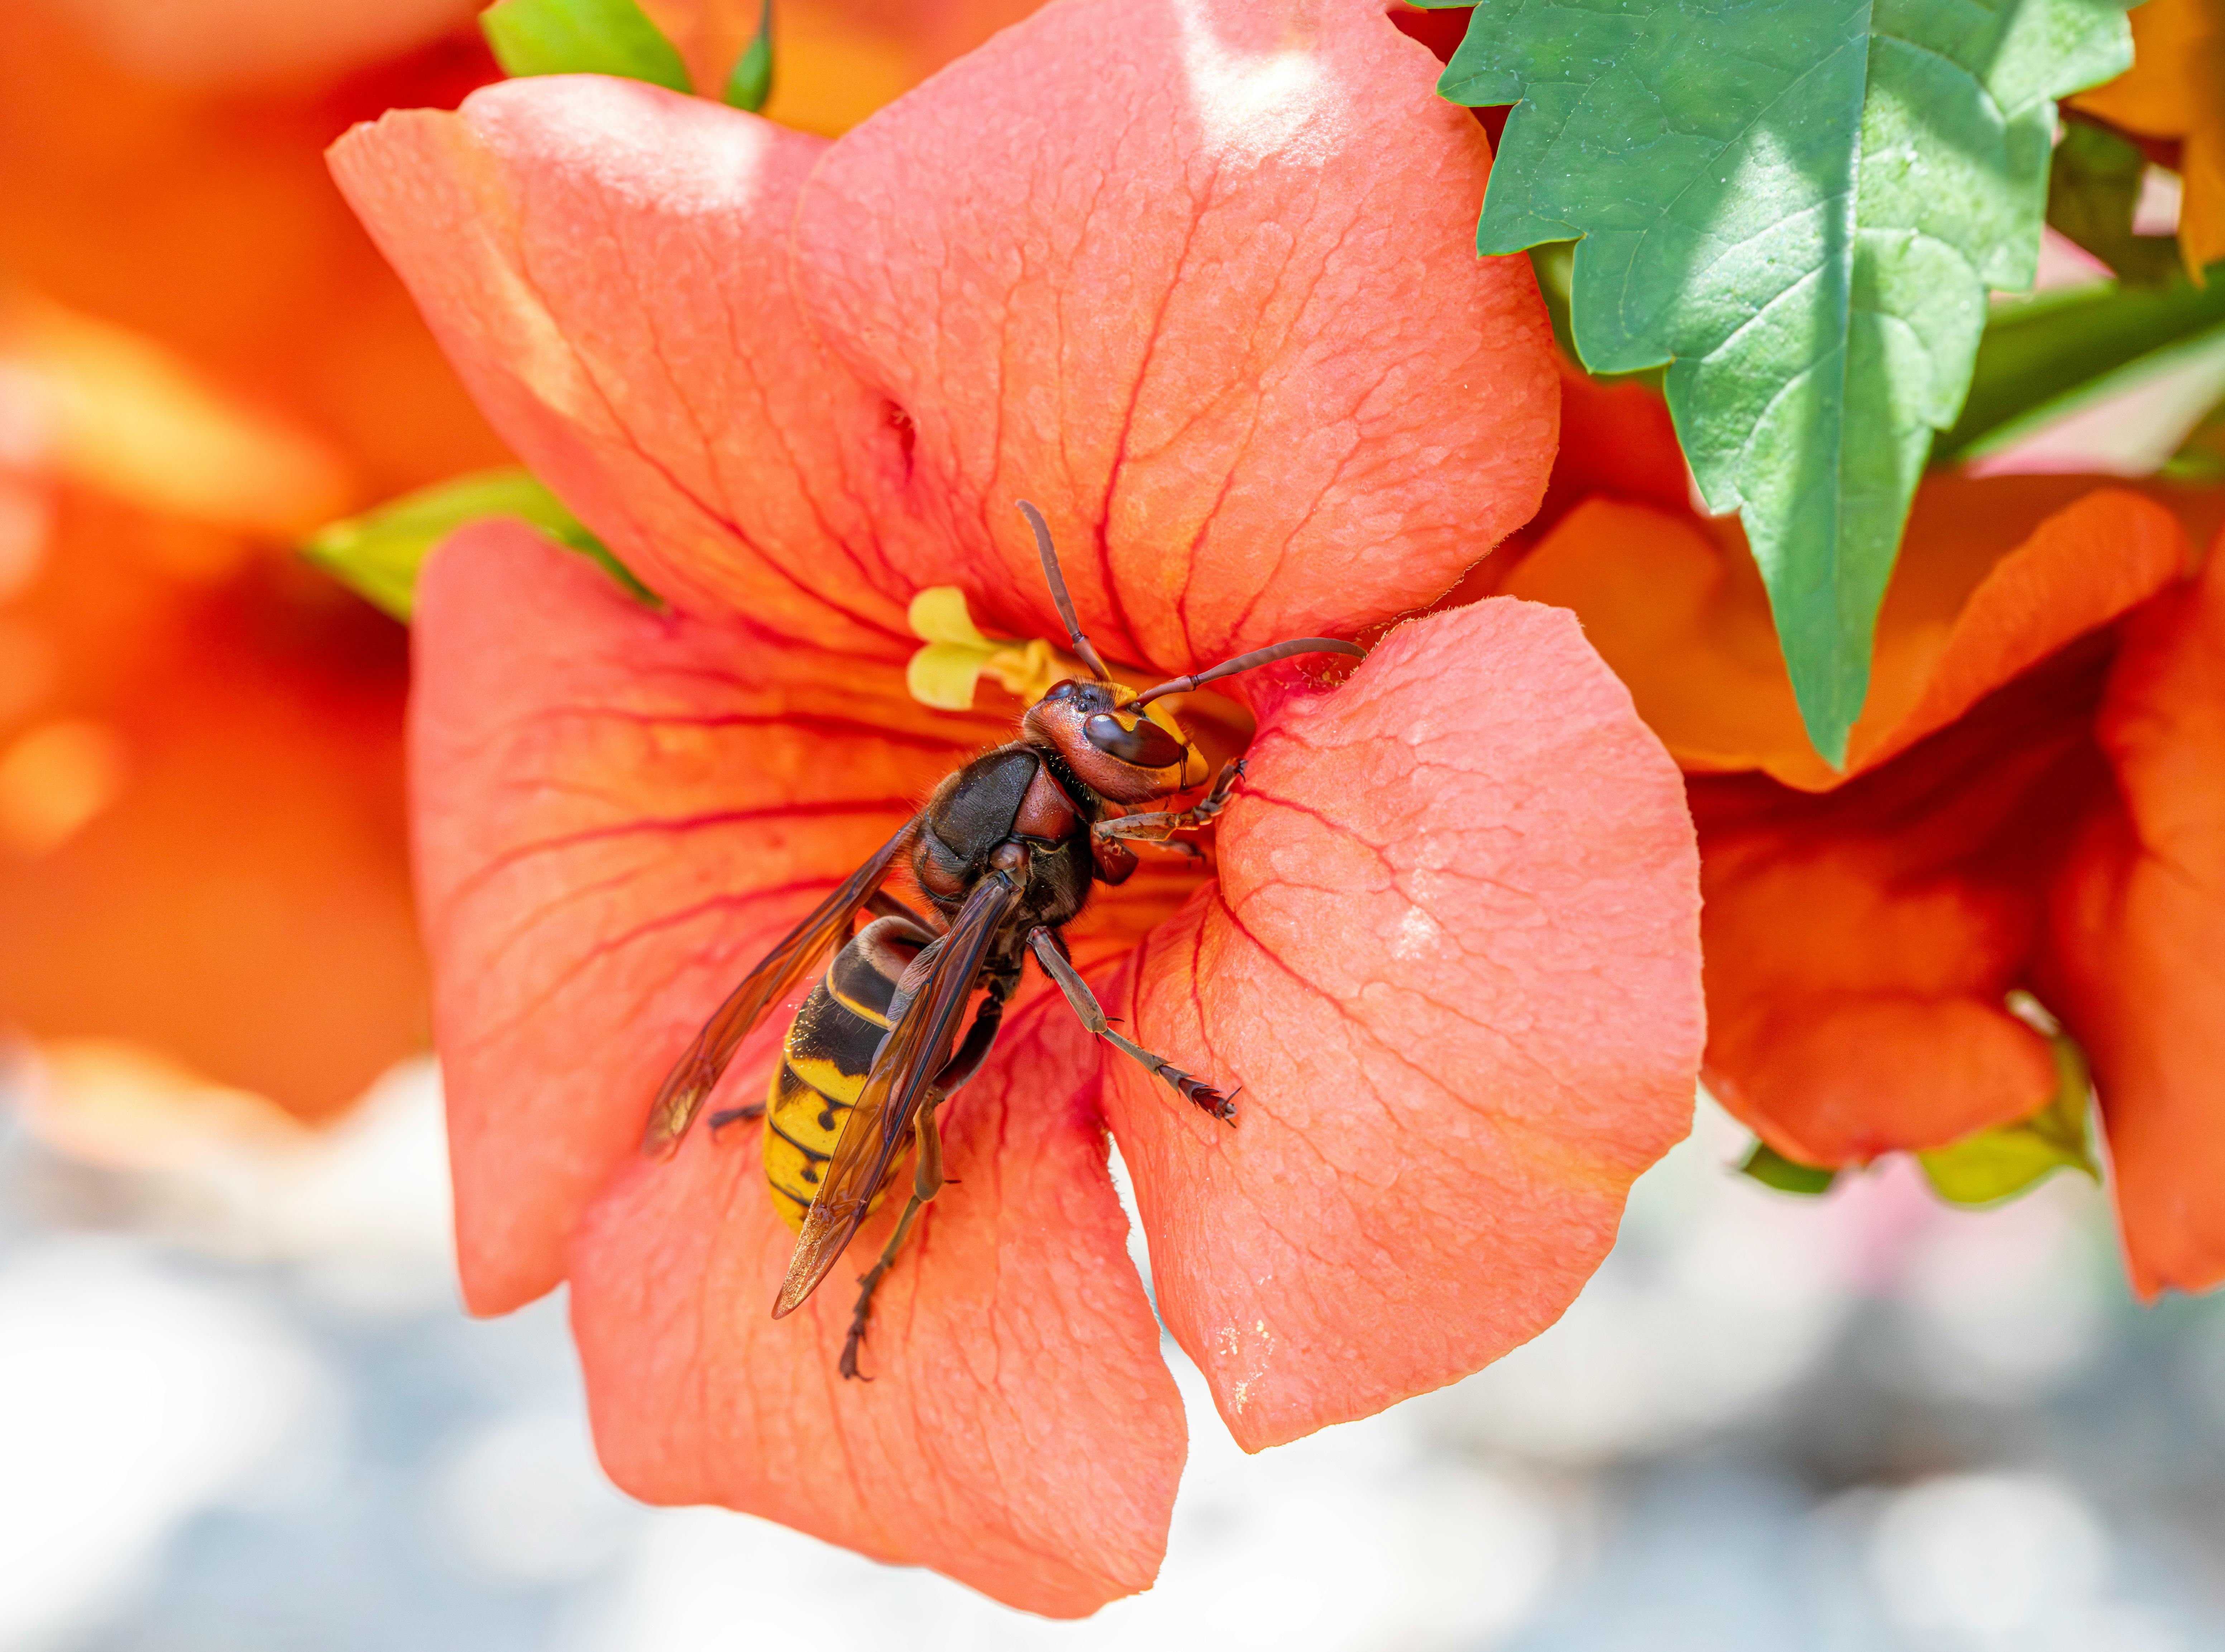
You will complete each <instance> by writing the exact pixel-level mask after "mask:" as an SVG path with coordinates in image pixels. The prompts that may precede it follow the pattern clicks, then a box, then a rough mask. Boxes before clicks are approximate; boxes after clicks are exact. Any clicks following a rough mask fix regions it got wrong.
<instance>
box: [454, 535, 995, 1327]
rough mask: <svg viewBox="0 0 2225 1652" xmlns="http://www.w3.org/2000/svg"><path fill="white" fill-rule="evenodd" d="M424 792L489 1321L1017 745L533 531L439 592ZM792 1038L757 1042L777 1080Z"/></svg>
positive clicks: (895, 670) (482, 538) (463, 1238)
mask: <svg viewBox="0 0 2225 1652" xmlns="http://www.w3.org/2000/svg"><path fill="white" fill-rule="evenodd" d="M415 644H416V666H417V690H416V695H415V699H414V701H413V704H412V706H411V731H410V765H411V786H412V790H413V793H414V797H415V810H416V843H415V851H416V858H417V874H418V892H419V900H420V906H421V909H422V913H423V916H424V921H425V927H426V940H427V943H428V946H429V947H430V949H431V951H432V953H433V956H434V960H435V964H436V969H435V972H434V1029H435V1031H436V1033H437V1035H438V1037H439V1042H440V1048H441V1059H442V1061H443V1063H444V1072H445V1075H446V1079H447V1093H448V1107H449V1117H450V1138H451V1152H452V1155H453V1163H454V1171H455V1182H456V1219H457V1230H458V1234H459V1238H460V1250H461V1260H462V1269H463V1276H464V1289H465V1294H466V1299H467V1300H468V1301H469V1302H470V1303H471V1305H472V1307H473V1308H474V1309H475V1310H476V1311H478V1312H481V1313H498V1312H501V1311H503V1310H504V1309H507V1308H510V1307H516V1306H517V1304H519V1303H520V1302H523V1301H529V1300H530V1299H531V1298H533V1297H535V1296H537V1295H539V1294H541V1293H542V1292H543V1291H545V1290H547V1289H548V1288H549V1287H550V1286H552V1285H554V1284H555V1282H556V1281H557V1279H558V1278H559V1277H560V1276H561V1273H562V1246H563V1241H564V1237H565V1235H566V1234H567V1232H568V1231H569V1230H570V1228H571V1226H572V1225H573V1223H574V1221H575V1220H576V1219H577V1217H578V1215H579V1213H580V1211H581V1210H583V1209H584V1208H585V1207H586V1204H587V1202H588V1200H589V1199H591V1198H592V1197H593V1194H594V1193H595V1192H596V1191H597V1190H598V1189H599V1187H601V1186H602V1184H603V1183H604V1181H605V1180H606V1179H607V1178H608V1177H609V1175H610V1174H611V1172H612V1169H613V1168H616V1167H617V1166H618V1164H620V1163H622V1162H624V1161H625V1160H626V1159H627V1158H628V1156H629V1155H631V1153H632V1152H633V1150H634V1144H635V1142H636V1141H637V1139H638V1136H639V1133H640V1130H641V1125H642V1121H643V1118H644V1117H646V1114H647V1109H648V1104H649V1098H650V1096H651V1095H652V1094H654V1092H655V1091H656V1086H657V1083H658V1081H659V1079H662V1076H663V1074H664V1071H665V1069H666V1067H669V1065H670V1063H671V1062H672V1060H674V1059H675V1056H676V1055H677V1054H678V1052H679V1051H680V1049H681V1048H682V1047H683V1046H684V1045H685V1044H686V1042H687V1041H688V1038H689V1037H690V1036H691V1035H693V1034H694V1031H695V1029H696V1028H697V1027H698V1026H700V1024H701V1023H702V1022H703V1021H704V1019H705V1018H706V1017H707V1016H708V1015H709V1014H710V1012H711V1011H712V1010H713V1009H714V1008H716V1007H717V1005H718V1003H719V1000H720V999H721V998H723V997H725V995H726V991H727V990H728V989H729V988H730V987H731V986H732V984H733V983H734V982H735V981H737V980H738V979H739V978H741V976H742V975H743V974H744V973H745V972H747V970H748V969H749V968H750V967H751V965H753V964H755V963H756V962H757V960H758V958H759V957H760V956H761V955H762V954H763V953H764V951H765V950H766V949H767V948H768V947H769V946H771V944H772V943H773V942H774V941H775V940H777V939H778V938H779V936H780V935H781V934H783V933H784V932H785V931H786V930H787V929H788V928H789V926H790V925H792V924H793V923H795V921H796V920H797V919H798V918H800V917H801V916H802V915H803V914H804V913H805V912H806V911H808V909H809V908H811V907H812V906H813V905H814V904H815V903H816V902H818V901H819V899H820V898H821V896H824V895H825V894H826V893H827V890H828V889H831V888H833V887H834V884H835V883H838V882H840V880H841V879H842V878H843V877H845V876H846V875H847V874H848V873H849V872H850V871H851V870H853V869H854V868H855V867H856V866H857V865H858V864H859V862H861V861H862V860H864V859H865V857H866V856H867V855H868V854H869V853H871V852H872V850H873V849H875V848H877V847H878V845H880V844H881V843H882V842H883V841H884V839H886V838H887V837H888V835H889V834H890V832H892V831H894V830H895V829H896V827H897V825H898V823H899V822H901V821H902V820H903V819H904V818H905V817H906V816H907V815H909V814H910V813H911V812H912V811H913V809H914V808H915V807H917V805H918V802H919V801H920V800H921V799H922V798H924V797H925V796H926V795H927V794H928V792H929V789H930V788H932V787H933V786H934V784H935V782H936V781H937V780H939V779H940V778H941V776H942V775H945V774H947V773H948V771H949V770H950V769H953V768H954V767H956V766H957V764H958V763H960V761H962V760H963V759H964V757H966V756H969V755H971V753H972V752H973V751H974V750H978V749H979V748H980V747H981V746H982V745H984V744H988V743H989V742H990V741H992V740H993V739H996V738H998V737H1000V735H1001V733H1002V729H1001V727H1000V725H999V724H998V722H997V721H996V720H995V719H993V718H989V717H987V716H986V715H979V716H971V717H968V716H960V715H954V714H932V713H929V712H926V711H925V710H924V708H922V707H921V706H917V705H916V704H915V703H914V702H913V701H912V700H911V699H910V696H909V695H908V694H906V693H905V692H904V687H903V667H902V665H901V663H891V662H886V661H878V660H871V659H863V658H844V657H843V656H840V655H834V654H833V653H830V652H827V651H825V650H822V649H815V648H797V647H788V646H784V645H782V644H779V643H777V642H770V641H768V640H766V639H765V638H764V637H763V636H752V635H751V633H750V632H748V631H746V630H739V629H737V628H733V627H729V626H716V625H711V624H707V623H703V622H700V621H694V620H689V619H687V618H685V617H678V616H669V615H659V614H657V613H655V612H653V611H650V610H648V609H646V608H643V606H641V605H640V604H637V603H636V602H634V601H633V600H632V599H631V598H629V597H627V596H626V595H625V594H624V592H621V591H620V590H619V589H618V586H617V585H616V584H615V583H613V582H612V580H610V579H608V578H607V577H606V576H605V575H604V574H603V573H601V572H600V571H599V569H597V568H596V567H595V566H593V564H592V563H589V562H587V561H586V560H584V559H583V558H581V557H579V556H577V555H575V554H572V553H570V552H567V551H560V550H558V549H556V548H554V547H552V546H550V545H548V544H547V543H546V542H544V541H542V540H540V539H539V538H538V537H536V535H534V534H533V533H532V532H531V531H530V530H529V529H525V528H523V526H521V525H519V524H517V523H514V522H488V523H485V524H481V525H479V526H477V527H474V528H472V529H466V531H465V532H463V533H461V534H459V535H456V536H455V537H454V538H453V539H452V540H451V541H448V542H447V544H446V545H445V546H443V547H442V548H441V549H440V550H439V551H438V552H436V553H435V554H434V556H433V558H432V560H430V561H429V563H428V565H427V567H426V570H425V573H424V574H423V576H422V579H421V581H420V584H419V586H418V598H417V618H416V624H415ZM782 1030H783V1029H782V1026H781V1025H780V1024H779V1022H778V1020H777V1018H776V1020H775V1021H774V1022H770V1023H769V1024H768V1025H767V1026H766V1027H765V1028H764V1029H761V1030H760V1032H759V1033H758V1035H757V1041H756V1042H755V1043H754V1044H752V1045H750V1046H746V1047H745V1049H744V1052H743V1055H742V1058H741V1059H740V1060H738V1062H737V1067H738V1068H740V1069H743V1070H745V1071H746V1070H748V1069H749V1068H750V1067H751V1061H752V1060H756V1061H757V1062H758V1064H759V1065H758V1072H759V1076H760V1077H762V1062H763V1060H764V1056H765V1054H768V1053H769V1052H770V1050H771V1049H772V1048H774V1047H775V1046H776V1045H777V1042H778V1041H779V1038H780V1035H781V1032H782Z"/></svg>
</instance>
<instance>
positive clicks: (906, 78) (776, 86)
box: [642, 0, 1043, 137]
mask: <svg viewBox="0 0 2225 1652" xmlns="http://www.w3.org/2000/svg"><path fill="white" fill-rule="evenodd" d="M1042 3H1043V0H933V3H930V4H921V3H917V0H781V4H780V7H779V11H778V21H777V23H776V24H775V27H774V32H773V43H774V53H773V79H772V97H771V98H770V100H769V101H768V102H767V103H766V104H765V106H764V116H765V118H766V119H767V120H772V121H778V122H779V123H781V124H782V125H783V126H793V127H797V128H800V129H801V130H804V131H807V132H820V133H823V134H825V135H826V136H829V137H832V136H834V135H835V134H836V133H838V132H845V131H847V130H849V129H850V128H851V127H853V126H855V125H856V124H857V123H859V121H861V120H863V119H865V117H866V116H868V115H870V114H872V112H873V111H875V110H876V109H878V108H879V107H880V106H881V105H882V104H884V103H887V102H888V101H889V100H890V99H891V98H895V97H897V96H899V95H900V94H902V93H903V92H908V91H910V89H911V88H912V87H913V86H916V85H918V84H919V83H920V82H921V81H922V80H924V79H927V77H928V76H929V75H930V74H933V73H935V71H936V70H937V69H939V68H941V66H943V65H944V64H946V63H948V62H949V61H950V60H951V59H953V58H954V57H957V56H959V55H960V54H963V53H966V52H970V51H972V50H973V48H974V47H976V46H979V44H980V43H981V42H982V41H985V40H986V39H988V38H989V36H990V35H993V34H995V33H996V32H997V30H998V29H999V28H1004V27H1005V25H1006V24H1007V23H1016V22H1018V21H1019V20H1020V19H1021V18H1023V17H1024V16H1027V15H1028V13H1030V12H1031V11H1033V10H1035V9H1036V7H1037V6H1039V5H1041V4H1042ZM642 9H643V10H644V11H646V12H647V13H648V14H649V15H650V17H652V18H653V19H655V20H656V24H657V26H658V27H659V28H662V29H663V30H664V32H665V33H666V34H667V35H669V36H670V37H671V40H672V42H673V44H674V45H675V46H677V47H679V48H680V55H681V57H682V58H683V59H684V60H686V61H687V64H688V73H689V75H690V77H691V78H692V79H693V80H694V84H695V88H696V90H697V91H699V92H701V93H702V94H703V95H704V96H705V97H707V98H717V97H719V96H720V95H722V93H723V92H725V90H726V78H727V76H728V75H730V74H731V73H732V72H733V67H734V63H735V60H737V59H738V58H739V57H740V56H741V54H742V52H743V50H744V48H745V47H747V46H748V45H749V43H750V41H752V40H754V39H755V38H756V37H757V32H758V16H759V13H760V9H761V7H760V0H642Z"/></svg>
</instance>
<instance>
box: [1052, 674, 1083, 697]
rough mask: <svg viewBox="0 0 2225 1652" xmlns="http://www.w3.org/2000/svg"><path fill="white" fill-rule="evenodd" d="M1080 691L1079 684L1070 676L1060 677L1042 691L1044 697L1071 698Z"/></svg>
mask: <svg viewBox="0 0 2225 1652" xmlns="http://www.w3.org/2000/svg"><path fill="white" fill-rule="evenodd" d="M1078 693H1081V684H1080V683H1078V682H1076V681H1074V679H1073V678H1071V677H1062V678H1060V679H1059V680H1057V681H1056V682H1055V683H1053V684H1051V686H1050V687H1049V689H1048V690H1046V691H1045V692H1044V694H1043V698H1044V699H1073V698H1074V696H1075V695H1076V694H1078Z"/></svg>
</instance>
